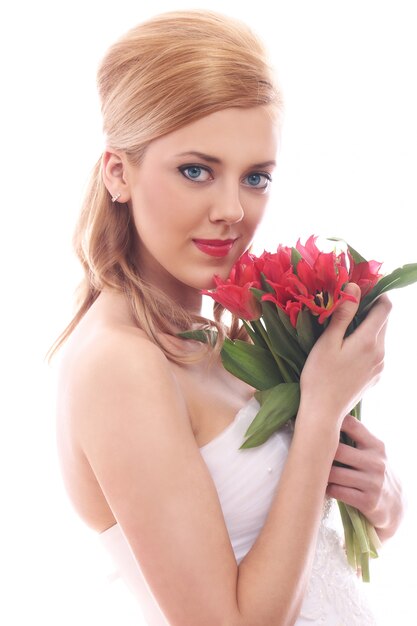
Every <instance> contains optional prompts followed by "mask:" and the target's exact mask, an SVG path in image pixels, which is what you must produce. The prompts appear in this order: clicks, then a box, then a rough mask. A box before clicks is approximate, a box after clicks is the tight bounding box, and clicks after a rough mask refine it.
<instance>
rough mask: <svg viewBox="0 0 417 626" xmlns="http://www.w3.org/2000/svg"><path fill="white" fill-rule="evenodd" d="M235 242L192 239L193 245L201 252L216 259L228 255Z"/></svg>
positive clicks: (232, 240)
mask: <svg viewBox="0 0 417 626" xmlns="http://www.w3.org/2000/svg"><path fill="white" fill-rule="evenodd" d="M235 241H236V239H193V243H194V244H195V245H196V246H197V248H198V249H199V250H200V251H201V252H204V254H208V255H209V256H214V257H218V258H221V257H224V256H226V255H227V254H229V252H230V250H231V249H232V248H233V244H234V243H235Z"/></svg>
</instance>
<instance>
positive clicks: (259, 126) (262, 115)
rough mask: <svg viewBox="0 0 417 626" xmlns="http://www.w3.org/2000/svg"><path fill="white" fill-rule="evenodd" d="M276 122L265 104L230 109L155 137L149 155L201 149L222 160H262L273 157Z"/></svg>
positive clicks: (276, 138)
mask: <svg viewBox="0 0 417 626" xmlns="http://www.w3.org/2000/svg"><path fill="white" fill-rule="evenodd" d="M278 136H279V124H278V121H277V120H276V119H275V117H274V115H273V112H272V109H270V108H268V107H266V106H259V107H253V108H248V109H243V108H229V109H224V110H222V111H216V112H215V113H211V114H210V115H206V116H205V117H203V118H201V119H199V120H197V121H195V122H191V123H190V124H187V125H186V126H183V127H182V128H180V129H178V130H176V131H173V132H171V133H168V134H167V135H164V136H163V137H160V138H159V139H156V140H154V141H153V142H151V144H150V145H149V146H148V155H149V156H150V153H153V154H157V153H161V152H163V153H164V155H165V156H167V157H172V156H174V155H177V154H181V153H184V152H193V151H198V152H203V153H205V154H210V155H212V156H215V157H217V158H219V159H220V160H223V159H233V160H239V159H244V160H248V159H249V160H250V161H252V162H254V163H255V162H261V161H266V160H272V159H274V157H275V154H276V151H277V145H278Z"/></svg>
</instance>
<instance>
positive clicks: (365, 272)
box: [349, 254, 383, 298]
mask: <svg viewBox="0 0 417 626" xmlns="http://www.w3.org/2000/svg"><path fill="white" fill-rule="evenodd" d="M349 260H350V269H349V281H350V282H352V283H356V284H357V285H359V287H360V288H361V297H362V298H363V297H364V296H366V294H367V293H369V292H370V291H371V289H372V287H374V286H375V285H376V283H377V282H378V280H379V279H380V278H382V276H383V274H379V273H378V272H379V270H380V269H381V266H382V263H378V261H363V262H362V263H355V261H354V260H353V258H352V256H351V255H350V254H349Z"/></svg>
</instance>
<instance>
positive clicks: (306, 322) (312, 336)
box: [297, 310, 323, 356]
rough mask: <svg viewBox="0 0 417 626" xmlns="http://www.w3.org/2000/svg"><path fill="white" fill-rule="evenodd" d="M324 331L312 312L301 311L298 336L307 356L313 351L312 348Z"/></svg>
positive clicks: (298, 321) (298, 320)
mask: <svg viewBox="0 0 417 626" xmlns="http://www.w3.org/2000/svg"><path fill="white" fill-rule="evenodd" d="M322 331H323V327H320V325H319V324H318V322H317V321H316V317H314V316H313V315H312V314H311V313H310V311H307V310H303V311H300V312H299V314H298V318H297V336H298V343H299V344H300V346H301V347H302V349H303V350H304V353H305V355H306V356H308V354H309V353H310V351H311V348H312V347H313V346H314V344H315V343H316V341H317V339H318V338H319V336H320V334H321V333H322Z"/></svg>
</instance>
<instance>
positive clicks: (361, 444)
mask: <svg viewBox="0 0 417 626" xmlns="http://www.w3.org/2000/svg"><path fill="white" fill-rule="evenodd" d="M341 430H342V432H344V433H345V434H346V435H347V436H348V437H350V439H352V440H353V441H354V442H355V443H356V447H357V449H359V450H361V449H373V450H375V451H376V452H378V453H381V454H385V446H384V444H383V442H382V441H381V440H380V439H378V438H377V437H375V435H373V434H372V433H371V432H370V431H369V430H368V428H366V426H365V425H364V424H363V423H362V422H360V421H359V420H358V419H356V417H354V416H353V415H351V414H349V415H346V417H345V419H344V420H343V424H342V428H341Z"/></svg>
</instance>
